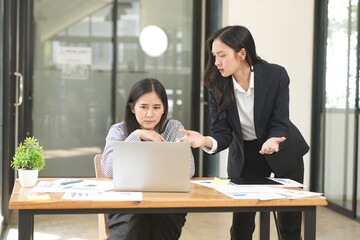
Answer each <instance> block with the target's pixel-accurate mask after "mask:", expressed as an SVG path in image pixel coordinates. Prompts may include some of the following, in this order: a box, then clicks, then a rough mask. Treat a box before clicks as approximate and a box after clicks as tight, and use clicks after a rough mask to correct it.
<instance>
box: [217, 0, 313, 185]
mask: <svg viewBox="0 0 360 240" xmlns="http://www.w3.org/2000/svg"><path fill="white" fill-rule="evenodd" d="M226 25H243V26H245V27H247V28H248V29H249V30H250V31H251V33H252V35H253V37H254V39H255V43H256V48H257V53H258V55H259V56H260V57H261V58H263V59H264V60H266V61H268V62H271V63H276V64H279V65H282V66H284V67H285V68H286V69H287V71H288V74H289V76H290V119H291V121H292V122H293V123H294V124H295V125H296V126H297V127H298V128H299V129H300V131H301V132H302V134H303V135H304V137H305V139H306V140H307V142H308V144H309V145H310V137H311V92H312V64H313V58H312V56H313V35H314V0H271V1H269V0H252V1H248V0H223V26H226ZM221 156H223V155H221ZM304 160H305V185H307V186H308V185H309V176H310V164H309V161H310V153H308V154H306V155H305V157H304ZM224 163H225V164H226V161H223V160H222V161H221V164H224ZM224 168H225V169H226V167H224V166H222V167H220V169H224Z"/></svg>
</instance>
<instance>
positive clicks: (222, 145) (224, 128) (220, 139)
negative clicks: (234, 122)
mask: <svg viewBox="0 0 360 240" xmlns="http://www.w3.org/2000/svg"><path fill="white" fill-rule="evenodd" d="M208 93H209V106H210V116H211V120H212V125H211V137H213V138H214V139H215V140H216V141H217V144H218V148H217V150H216V152H220V151H222V150H224V149H226V148H228V147H229V145H230V143H231V142H232V140H233V135H232V133H233V129H232V127H231V125H230V124H229V122H228V120H227V118H225V119H221V120H220V119H219V114H218V109H217V102H216V99H215V96H214V94H213V93H212V92H211V91H208Z"/></svg>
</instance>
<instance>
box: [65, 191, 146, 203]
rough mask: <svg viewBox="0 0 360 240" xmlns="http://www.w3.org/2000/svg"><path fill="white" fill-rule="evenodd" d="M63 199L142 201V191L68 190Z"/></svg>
mask: <svg viewBox="0 0 360 240" xmlns="http://www.w3.org/2000/svg"><path fill="white" fill-rule="evenodd" d="M61 199H65V200H89V201H114V200H115V201H142V193H141V192H97V193H92V192H90V193H86V192H66V193H65V194H64V195H63V197H62V198H61Z"/></svg>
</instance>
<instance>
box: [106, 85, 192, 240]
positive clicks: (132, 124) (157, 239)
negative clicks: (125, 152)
mask: <svg viewBox="0 0 360 240" xmlns="http://www.w3.org/2000/svg"><path fill="white" fill-rule="evenodd" d="M167 113H168V100H167V95H166V91H165V88H164V87H163V85H162V84H161V83H160V82H159V81H158V80H156V79H152V78H147V79H143V80H140V81H139V82H137V83H136V84H135V85H134V86H133V87H132V89H131V90H130V94H129V97H128V100H127V102H126V107H125V119H124V121H122V122H120V123H117V124H114V125H113V126H112V127H111V128H110V131H109V133H108V135H107V137H106V145H105V149H104V151H103V159H102V161H101V167H102V171H103V173H104V174H105V176H107V177H109V178H112V176H113V142H114V141H129V142H131V141H133V142H134V141H158V142H161V141H166V142H175V141H176V140H177V139H179V138H182V137H184V136H185V135H184V134H183V133H181V132H180V129H183V128H184V127H183V126H182V124H181V123H180V122H179V121H176V120H172V119H171V120H170V119H167ZM189 161H190V169H189V174H190V177H192V176H193V175H194V172H195V166H194V158H193V156H192V154H190V156H189ZM185 217H186V213H168V214H110V215H109V220H108V222H107V226H108V228H109V229H110V233H111V236H110V239H111V240H115V239H116V240H119V239H121V240H123V239H124V240H130V239H131V240H137V239H139V240H140V239H141V240H173V239H174V240H175V239H179V238H180V235H181V229H182V227H183V226H184V224H185V221H186V220H185Z"/></svg>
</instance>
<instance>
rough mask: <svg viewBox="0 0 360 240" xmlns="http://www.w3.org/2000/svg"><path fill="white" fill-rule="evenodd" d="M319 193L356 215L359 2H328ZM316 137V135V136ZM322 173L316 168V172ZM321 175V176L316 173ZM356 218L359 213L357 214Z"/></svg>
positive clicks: (347, 212)
mask: <svg viewBox="0 0 360 240" xmlns="http://www.w3.org/2000/svg"><path fill="white" fill-rule="evenodd" d="M326 7H327V16H326V17H327V23H328V25H327V30H326V31H327V38H326V58H325V62H326V70H325V84H324V87H325V89H324V92H325V97H324V99H325V104H324V114H323V116H322V119H323V122H322V129H323V133H324V138H323V149H322V154H323V161H322V162H323V166H324V169H323V176H324V179H323V186H322V187H323V190H322V191H324V195H325V196H326V197H327V199H328V200H329V202H330V206H331V207H333V208H334V209H337V210H339V211H342V212H343V213H345V214H347V215H349V216H353V217H355V212H356V204H357V201H356V196H357V194H359V192H358V193H356V184H357V182H356V178H357V175H358V173H359V171H357V167H356V166H357V165H358V161H359V156H358V154H357V153H358V149H359V146H358V144H357V143H358V141H359V136H358V134H357V133H358V131H359V126H358V119H359V118H358V110H357V109H358V106H357V105H358V104H356V98H357V97H358V93H357V91H358V90H357V89H358V70H357V69H358V64H359V62H358V54H359V52H358V48H359V40H358V28H359V26H358V18H359V16H358V1H354V0H349V1H342V0H329V1H328V3H327V6H326ZM319 134H320V132H319ZM320 171H321V169H319V170H318V172H320ZM320 175H321V174H320ZM358 215H359V213H358Z"/></svg>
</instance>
